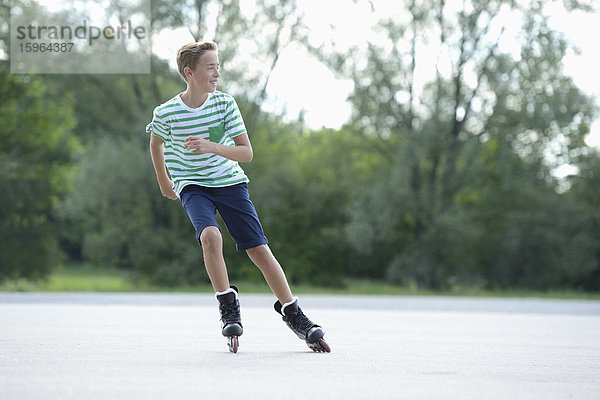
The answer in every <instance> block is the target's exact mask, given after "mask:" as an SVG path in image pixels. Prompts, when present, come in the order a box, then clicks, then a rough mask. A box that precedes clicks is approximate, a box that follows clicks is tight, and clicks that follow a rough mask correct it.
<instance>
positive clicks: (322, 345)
mask: <svg viewBox="0 0 600 400" xmlns="http://www.w3.org/2000/svg"><path fill="white" fill-rule="evenodd" d="M308 347H309V348H310V349H311V350H312V351H314V352H315V353H330V352H331V348H330V347H329V345H328V344H327V342H326V341H325V340H323V339H319V340H318V341H316V342H315V343H308Z"/></svg>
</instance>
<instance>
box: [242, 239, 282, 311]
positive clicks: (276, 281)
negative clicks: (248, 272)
mask: <svg viewBox="0 0 600 400" xmlns="http://www.w3.org/2000/svg"><path fill="white" fill-rule="evenodd" d="M246 253H247V254H248V257H250V259H251V260H252V262H253V263H254V264H255V265H256V266H257V267H258V268H259V269H260V271H261V272H262V274H263V275H264V277H265V280H266V281H267V284H268V285H269V287H270V288H271V290H272V291H273V293H274V294H275V296H277V300H279V302H280V303H281V304H285V303H289V302H291V301H292V300H293V299H294V296H293V295H292V291H291V290H290V286H289V285H288V281H287V278H286V277H285V273H284V272H283V269H282V268H281V265H279V262H278V261H277V259H276V258H275V256H274V255H273V253H272V252H271V249H270V248H269V246H267V245H266V244H263V245H261V246H257V247H253V248H251V249H248V250H246Z"/></svg>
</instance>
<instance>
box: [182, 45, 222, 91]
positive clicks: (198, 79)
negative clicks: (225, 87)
mask: <svg viewBox="0 0 600 400" xmlns="http://www.w3.org/2000/svg"><path fill="white" fill-rule="evenodd" d="M183 72H184V73H185V76H186V78H187V82H188V85H189V86H190V87H193V88H194V89H197V90H200V91H202V92H207V93H208V92H214V91H215V90H217V82H218V81H219V77H220V76H221V74H220V73H219V55H218V54H217V52H216V51H213V50H209V51H207V52H206V53H204V54H203V55H202V57H200V59H199V60H198V64H196V67H195V68H194V69H191V68H189V67H185V68H184V70H183Z"/></svg>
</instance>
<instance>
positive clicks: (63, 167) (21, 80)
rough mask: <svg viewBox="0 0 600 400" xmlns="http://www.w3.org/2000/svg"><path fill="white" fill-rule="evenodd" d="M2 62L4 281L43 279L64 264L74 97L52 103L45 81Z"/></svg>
mask: <svg viewBox="0 0 600 400" xmlns="http://www.w3.org/2000/svg"><path fill="white" fill-rule="evenodd" d="M7 69H8V68H7V65H6V63H1V64H0V120H2V129H1V130H0V141H1V143H2V145H1V146H0V164H1V165H2V169H1V171H0V186H1V187H2V188H3V190H2V191H1V193H0V281H2V280H5V279H15V278H32V279H34V278H43V277H45V276H46V275H47V274H48V272H49V271H50V269H51V267H53V266H55V265H57V264H59V263H60V258H59V252H58V249H57V243H56V238H55V236H54V231H53V227H54V225H53V223H54V220H55V218H54V210H55V206H56V204H57V202H58V200H59V199H60V197H61V196H62V195H63V193H64V191H65V188H66V185H65V183H66V182H65V176H66V172H67V171H68V169H69V168H70V166H71V152H72V151H73V149H75V148H76V146H77V140H76V139H75V137H74V136H73V134H72V128H73V126H74V124H75V120H74V118H73V111H72V102H71V99H70V98H69V97H63V98H62V99H61V100H60V101H49V99H48V97H52V96H53V94H52V93H49V92H48V90H47V88H46V86H45V85H44V83H43V82H42V80H41V79H39V78H37V77H34V76H16V75H10V74H8V73H7Z"/></svg>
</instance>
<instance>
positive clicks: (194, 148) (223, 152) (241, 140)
mask: <svg viewBox="0 0 600 400" xmlns="http://www.w3.org/2000/svg"><path fill="white" fill-rule="evenodd" d="M233 142H234V143H235V146H226V145H223V144H219V143H214V142H211V141H209V140H206V139H202V138H201V137H198V136H188V137H186V138H185V147H186V148H187V149H188V150H190V151H191V152H192V153H213V154H216V155H218V156H221V157H225V158H228V159H230V160H233V161H239V162H250V161H252V158H253V157H254V152H253V151H252V145H251V144H250V138H249V137H248V134H247V133H242V134H241V135H238V136H235V137H234V138H233Z"/></svg>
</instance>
